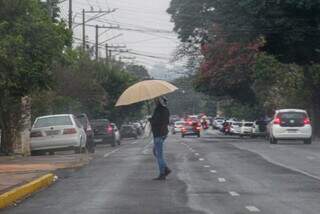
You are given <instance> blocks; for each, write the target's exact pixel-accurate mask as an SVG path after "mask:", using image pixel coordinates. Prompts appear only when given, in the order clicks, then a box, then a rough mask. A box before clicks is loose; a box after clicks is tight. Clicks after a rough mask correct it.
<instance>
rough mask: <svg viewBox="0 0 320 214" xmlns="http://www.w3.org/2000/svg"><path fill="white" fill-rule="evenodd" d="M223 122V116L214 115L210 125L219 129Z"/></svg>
mask: <svg viewBox="0 0 320 214" xmlns="http://www.w3.org/2000/svg"><path fill="white" fill-rule="evenodd" d="M224 122H225V118H223V117H216V118H214V120H213V122H212V126H213V128H214V129H219V130H221V129H222V127H223V123H224Z"/></svg>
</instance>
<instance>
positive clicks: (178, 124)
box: [171, 120, 185, 134]
mask: <svg viewBox="0 0 320 214" xmlns="http://www.w3.org/2000/svg"><path fill="white" fill-rule="evenodd" d="M184 123H185V122H184V121H183V120H180V121H177V122H175V123H174V125H173V126H172V131H171V132H172V134H176V133H180V132H181V128H182V127H183V124H184Z"/></svg>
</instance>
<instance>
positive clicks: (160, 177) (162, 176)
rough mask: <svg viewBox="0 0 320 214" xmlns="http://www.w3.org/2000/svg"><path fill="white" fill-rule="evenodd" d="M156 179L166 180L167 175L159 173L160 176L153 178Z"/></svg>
mask: <svg viewBox="0 0 320 214" xmlns="http://www.w3.org/2000/svg"><path fill="white" fill-rule="evenodd" d="M152 180H154V181H162V180H166V176H165V175H159V176H158V177H156V178H154V179H152Z"/></svg>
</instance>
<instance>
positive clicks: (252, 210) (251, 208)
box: [246, 206, 260, 213]
mask: <svg viewBox="0 0 320 214" xmlns="http://www.w3.org/2000/svg"><path fill="white" fill-rule="evenodd" d="M246 209H247V210H249V211H250V212H252V213H258V212H260V210H259V209H258V208H256V207H255V206H246Z"/></svg>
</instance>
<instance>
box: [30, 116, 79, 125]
mask: <svg viewBox="0 0 320 214" xmlns="http://www.w3.org/2000/svg"><path fill="white" fill-rule="evenodd" d="M70 125H73V124H72V120H71V118H70V116H54V117H44V118H39V119H38V120H37V121H36V123H35V124H34V128H42V127H50V126H70Z"/></svg>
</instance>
